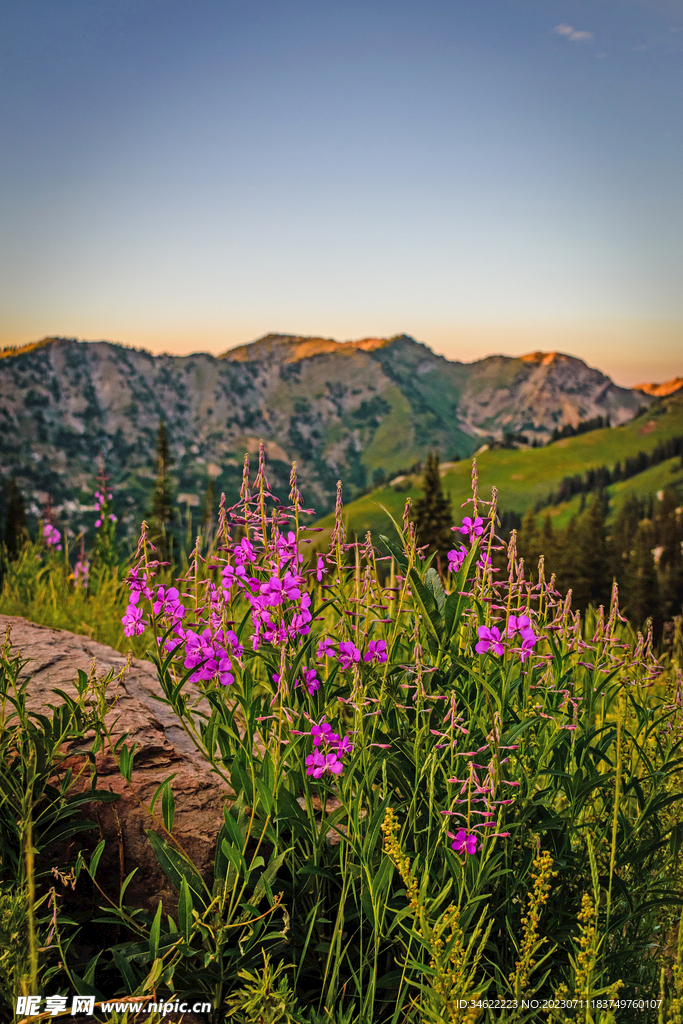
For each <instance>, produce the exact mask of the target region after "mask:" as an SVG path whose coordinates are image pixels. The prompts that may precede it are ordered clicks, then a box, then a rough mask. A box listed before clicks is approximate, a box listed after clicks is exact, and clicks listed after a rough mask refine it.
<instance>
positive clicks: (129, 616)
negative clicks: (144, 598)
mask: <svg viewBox="0 0 683 1024" xmlns="http://www.w3.org/2000/svg"><path fill="white" fill-rule="evenodd" d="M142 615H143V612H142V608H139V607H138V606H137V605H136V604H132V603H131V604H129V605H128V607H127V608H126V614H125V615H124V616H123V617H122V619H121V622H122V623H123V625H124V630H123V632H124V635H125V636H141V635H142V634H143V633H144V632H145V623H144V622H143V619H142Z"/></svg>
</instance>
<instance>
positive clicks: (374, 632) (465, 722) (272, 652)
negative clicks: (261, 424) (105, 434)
mask: <svg viewBox="0 0 683 1024" xmlns="http://www.w3.org/2000/svg"><path fill="white" fill-rule="evenodd" d="M588 436H589V435H583V437H588ZM572 440H582V438H577V439H572ZM474 469H475V472H474V474H473V478H472V483H473V487H474V490H473V492H471V497H470V499H469V504H468V505H467V507H466V508H465V510H464V511H465V515H464V517H463V518H462V520H460V517H458V522H457V523H456V525H455V527H454V529H453V531H452V532H451V537H452V547H451V548H450V549H449V550H448V551H446V552H444V556H443V558H441V559H440V561H439V563H438V565H439V571H437V568H436V566H437V561H436V555H437V551H436V550H434V552H433V553H432V554H429V553H428V554H427V555H426V557H425V552H424V551H421V550H420V547H419V544H418V541H417V539H416V535H415V526H414V524H413V522H412V518H411V514H410V503H408V504H407V506H406V508H405V509H404V514H403V516H402V517H401V515H400V514H399V515H398V516H397V517H396V521H395V523H394V526H393V529H392V532H391V533H389V532H388V531H387V533H386V534H383V535H382V536H381V537H379V536H378V537H376V538H373V537H371V536H369V535H368V536H367V537H365V539H363V540H358V539H353V540H352V539H350V538H349V537H347V534H346V530H345V523H344V515H343V507H342V502H341V489H339V492H338V501H337V509H336V513H335V517H334V520H333V523H332V528H331V534H330V537H329V547H327V546H326V548H325V550H323V551H320V550H317V545H316V541H317V540H318V541H319V538H320V536H321V535H320V533H319V532H316V531H317V530H319V528H318V527H316V526H315V525H311V524H312V523H313V522H314V520H313V517H312V512H311V510H306V509H305V508H304V504H303V499H302V498H301V495H300V493H299V490H298V487H297V481H296V473H295V472H294V471H293V474H292V479H291V491H290V496H289V503H288V504H287V505H286V506H285V505H283V504H280V503H278V502H277V501H275V500H274V499H273V498H272V495H271V494H270V488H269V485H268V480H267V476H266V466H265V460H264V457H263V449H262V450H261V454H260V457H259V465H258V469H257V472H256V475H255V479H252V477H251V476H250V472H249V465H248V460H247V461H246V462H245V473H244V479H243V487H242V494H241V498H240V501H239V503H238V504H237V505H236V506H235V507H234V508H232V509H226V507H225V503H224V502H223V503H222V504H221V507H220V511H219V517H218V523H217V526H216V528H215V530H212V531H210V533H209V534H208V535H207V536H204V537H203V538H202V537H200V538H199V539H198V541H197V543H196V545H195V547H194V550H193V551H192V552H191V554H190V556H189V558H188V560H187V562H186V563H185V564H179V565H178V566H176V567H174V566H165V565H162V564H160V563H161V561H162V560H161V559H159V557H158V555H159V548H160V545H159V544H156V545H155V546H153V544H152V541H151V540H150V532H149V530H148V528H147V526H146V524H143V528H142V533H141V536H140V542H139V545H138V548H137V551H136V553H135V556H134V558H133V559H132V560H131V562H130V563H129V564H128V565H127V566H125V567H119V566H118V564H115V563H114V560H113V558H110V559H109V562H107V558H105V556H104V554H103V553H102V552H103V551H104V550H105V549H106V548H105V545H104V542H103V544H102V546H101V547H100V549H99V550H100V554H99V556H98V557H95V558H94V559H92V560H88V559H85V556H84V555H83V554H81V555H80V556H79V563H80V565H81V569H80V570H78V571H76V565H74V566H73V568H72V567H71V563H70V560H69V558H68V556H67V552H66V551H59V550H57V548H58V546H59V544H60V543H61V538H59V536H58V535H57V536H55V533H56V531H54V532H50V531H49V530H46V529H45V528H43V531H42V536H41V539H40V540H39V541H38V542H36V543H30V542H26V543H25V545H24V546H23V548H21V549H20V550H18V552H17V557H16V558H15V559H14V560H13V561H10V562H8V563H7V565H6V575H5V581H4V589H3V593H2V601H1V604H0V610H2V611H3V612H8V611H10V613H12V614H26V615H28V616H29V617H31V618H34V619H35V620H36V621H50V624H54V625H63V626H66V627H67V628H78V627H77V623H78V621H79V619H80V621H81V624H82V626H81V628H80V631H82V629H83V627H85V628H88V629H91V630H92V632H93V635H96V636H97V637H98V638H100V639H105V640H107V642H110V643H112V644H113V645H114V646H116V647H117V648H118V649H119V650H125V649H128V648H129V647H132V648H133V650H134V651H137V653H139V654H142V653H144V652H147V656H149V657H151V658H152V659H153V660H154V662H155V664H156V666H157V670H158V674H159V680H160V682H161V685H162V687H163V692H164V694H165V702H166V704H167V706H168V708H169V709H172V711H173V712H174V713H175V715H176V717H177V720H178V723H179V725H180V726H181V727H182V728H183V730H184V731H185V733H186V734H187V736H188V737H189V738H190V739H191V740H192V742H193V744H194V746H195V749H196V756H197V758H198V759H202V760H204V761H206V762H207V763H208V764H210V765H211V767H212V769H213V770H214V771H215V772H216V773H217V774H218V775H219V776H220V777H221V778H223V779H224V780H225V781H226V783H227V784H228V785H229V786H230V787H231V789H232V791H233V793H234V801H233V802H232V803H231V804H230V806H226V807H225V810H224V823H223V827H222V829H221V831H220V833H219V835H218V836H217V837H216V854H215V863H214V872H213V877H210V878H204V877H202V875H201V874H200V873H199V871H198V870H197V868H196V867H195V865H194V864H193V863H192V861H191V860H190V859H189V858H188V857H187V855H186V853H185V851H184V850H183V848H182V846H181V845H180V843H179V842H178V839H177V836H176V835H174V813H175V810H174V799H173V791H172V786H171V779H169V780H167V782H165V783H163V784H162V785H161V786H160V787H159V789H158V791H157V793H156V796H155V798H154V800H153V801H152V802H151V803H150V805H149V807H148V811H149V816H150V818H149V820H150V829H149V832H148V836H149V840H150V843H151V844H152V847H153V849H154V851H155V853H156V856H157V858H158V861H159V863H160V865H161V866H162V868H163V869H164V871H165V872H166V874H167V876H168V878H169V880H170V881H171V883H172V884H173V886H174V888H175V890H176V892H177V897H178V903H177V909H176V910H175V911H174V912H172V913H171V914H166V913H164V911H163V907H162V905H161V903H159V906H158V908H157V910H156V911H155V912H148V911H146V910H142V909H140V908H135V907H131V906H129V905H128V904H127V902H126V896H125V887H126V883H124V886H123V887H122V891H121V895H120V899H119V900H118V901H110V900H106V899H105V897H104V894H103V892H102V891H101V890H99V888H98V863H99V859H100V856H101V853H102V844H100V845H99V846H97V847H96V849H95V851H94V853H92V854H89V853H86V852H84V851H83V850H81V851H79V844H78V842H74V843H72V845H71V849H72V850H73V856H72V859H71V860H70V861H69V860H68V859H67V857H66V853H65V848H64V845H63V843H62V840H63V838H64V836H65V835H67V834H69V830H71V834H73V835H74V836H80V835H81V834H82V833H83V832H84V831H85V830H87V829H88V826H89V823H88V821H87V820H81V819H80V818H77V817H76V812H77V808H78V807H79V806H80V804H79V800H80V799H81V798H79V800H74V799H71V798H70V796H69V793H70V788H71V786H72V784H73V777H72V774H71V773H70V772H69V771H68V770H66V771H64V770H60V766H61V765H62V764H63V763H64V760H65V758H66V757H67V756H68V750H69V745H70V743H72V742H74V741H76V740H78V742H80V743H82V742H83V739H84V737H85V735H86V733H88V735H91V736H92V735H94V740H93V741H92V754H93V757H92V758H91V760H90V762H88V766H87V769H85V768H84V769H83V770H87V771H89V772H90V773H91V779H92V789H93V792H92V793H91V794H88V796H89V798H90V799H91V800H92V799H106V798H107V797H106V794H102V793H100V792H98V790H97V779H96V774H95V770H94V754H95V753H97V751H98V750H101V749H104V748H105V747H106V746H108V747H109V748H110V753H111V754H112V755H113V756H114V757H115V758H116V761H117V763H118V767H119V770H120V772H121V773H122V775H123V777H124V779H125V780H127V782H128V784H129V785H132V767H133V764H134V759H135V750H134V748H132V746H130V745H129V744H128V743H127V742H126V738H125V737H123V738H122V739H121V740H120V741H119V742H118V743H116V744H112V742H111V737H110V736H109V735H108V733H107V729H106V727H105V725H104V711H105V709H106V706H107V693H108V690H109V688H110V687H112V686H113V685H114V681H113V680H112V679H111V678H105V679H100V680H98V679H92V678H91V679H88V678H87V677H85V676H82V678H79V683H78V693H79V695H78V698H77V699H73V700H69V699H67V700H65V701H64V702H61V700H56V701H55V704H56V709H55V711H54V713H53V717H52V719H49V718H47V717H42V716H37V715H31V714H29V713H28V712H27V710H26V700H25V688H26V683H25V681H23V682H22V677H21V675H20V669H21V652H17V651H14V650H12V649H11V648H10V647H9V646H8V645H5V648H4V650H3V653H2V659H1V662H0V683H1V684H2V694H1V695H0V771H1V772H2V776H3V785H2V797H0V830H2V848H3V854H2V861H1V863H0V933H1V937H2V939H3V940H4V941H3V943H2V946H3V948H4V952H3V953H2V954H0V979H1V980H2V981H3V989H2V994H0V1000H2V999H4V1000H5V1003H4V1012H5V1014H6V1016H7V1019H8V1020H9V1019H11V1015H12V1009H11V1000H12V997H14V996H16V995H17V994H21V993H24V994H25V993H26V992H29V991H33V992H37V991H40V992H42V993H44V994H46V995H47V994H50V995H53V994H61V993H71V992H83V993H86V992H87V993H94V994H95V995H96V997H97V1000H98V1005H99V1006H100V1019H103V1020H111V1021H114V1020H116V1021H124V1020H132V1019H133V1011H125V1012H123V1011H121V1012H119V1013H113V1015H112V1013H111V1012H108V1015H107V1014H105V1013H104V1011H102V1010H101V1003H102V1001H105V1000H107V999H109V998H111V997H112V996H114V995H115V994H118V995H120V996H122V997H123V996H133V995H139V994H149V993H160V994H162V995H166V994H169V995H171V994H173V995H174V997H175V995H178V996H179V997H183V998H188V999H192V998H194V997H195V996H197V997H198V998H201V999H206V1000H208V1001H210V1002H211V1003H212V1005H213V1007H214V1009H213V1013H212V1018H211V1019H212V1024H218V1022H219V1021H220V1022H223V1021H241V1022H244V1024H252V1022H253V1024H256V1022H257V1021H261V1022H264V1024H265V1022H273V1024H274V1022H278V1021H282V1022H292V1024H294V1022H297V1024H298V1022H300V1024H306V1022H308V1024H314V1022H315V1024H320V1022H323V1021H324V1022H335V1024H418V1022H419V1024H422V1022H426V1021H434V1022H448V1024H465V1022H473V1024H474V1022H477V1021H481V1022H491V1024H492V1022H494V1021H495V1022H499V1021H503V1022H506V1024H521V1022H522V1021H536V1020H547V1021H554V1022H560V1021H581V1022H585V1024H589V1022H591V1024H613V1022H617V1021H618V1022H619V1024H623V1022H624V1021H638V1022H643V1021H646V1020H651V1021H657V1022H658V1024H659V1022H662V1024H673V1022H678V1021H681V1020H682V1019H683V1016H682V1015H683V929H681V928H680V927H679V923H680V913H681V910H680V908H681V904H682V902H683V878H682V868H683V861H682V857H683V854H682V851H681V847H682V844H683V824H682V815H681V804H682V803H683V787H682V786H681V771H682V769H683V760H682V758H681V749H682V741H683V681H682V675H681V667H682V666H683V636H682V635H681V631H680V620H679V621H678V626H677V627H676V631H675V633H674V634H673V635H672V638H671V643H670V644H669V646H668V648H667V649H666V651H665V652H664V654H663V655H662V654H661V652H660V656H659V657H657V656H656V655H657V653H658V652H657V651H656V650H655V646H654V634H653V630H652V628H651V623H646V624H645V628H644V630H643V631H641V632H638V631H635V632H634V631H633V630H632V629H631V627H630V626H629V624H628V622H627V621H626V620H625V618H624V616H623V615H622V613H621V612H620V608H619V594H618V588H617V587H612V588H611V593H610V594H609V595H608V600H607V602H606V603H605V605H604V607H600V608H595V607H589V609H588V612H587V614H586V615H584V616H582V615H581V614H580V613H578V612H576V611H574V610H573V608H572V604H571V597H567V596H565V595H562V594H561V593H560V592H559V591H558V590H557V589H556V586H555V580H554V579H553V578H552V577H551V575H550V570H551V569H552V566H550V567H549V568H548V569H546V563H545V560H544V556H543V554H541V555H540V557H539V559H538V561H537V563H536V564H535V565H534V566H533V567H531V566H529V563H528V561H527V563H526V567H525V562H524V560H523V559H521V558H520V554H519V551H518V549H517V538H516V535H514V534H513V535H512V537H511V538H510V540H509V542H508V543H504V542H503V541H501V540H500V539H499V537H498V533H497V522H498V519H497V498H496V492H495V489H494V490H493V493H492V498H491V501H484V500H482V498H481V497H480V495H479V493H478V481H477V476H476V465H475V467H474ZM107 500H108V499H107V498H106V493H105V492H103V493H102V506H103V509H102V510H103V512H104V515H103V516H101V517H100V522H101V524H105V525H104V526H102V525H101V526H100V529H103V528H106V529H110V528H109V527H106V522H107V518H106V515H107V513H106V507H105V506H106V501H107ZM109 522H111V520H109ZM309 552H311V554H309ZM107 557H108V556H107ZM86 562H87V566H86ZM174 576H176V577H178V578H177V579H174V578H173V577H174ZM12 602H13V603H12ZM50 616H52V618H50ZM200 697H205V698H206V699H207V700H208V705H209V707H208V710H202V709H200V707H199V706H198V704H199V698H200ZM60 843H62V845H60ZM53 869H56V872H57V873H56V874H55V872H54V871H53ZM67 887H70V888H71V890H72V891H73V892H74V893H75V894H76V895H78V894H79V893H81V894H82V895H83V906H84V908H85V910H84V911H83V913H82V914H81V916H79V913H78V912H77V909H76V910H72V911H71V912H70V913H69V914H67V913H66V912H63V911H62V909H61V903H62V900H61V894H62V893H63V892H64V891H65V890H66V888H67ZM93 903H94V904H95V905H96V906H99V909H98V910H96V912H95V924H99V925H100V926H101V928H102V934H103V935H107V936H108V940H107V942H106V944H103V945H102V947H101V948H100V949H98V950H97V951H96V952H95V953H93V951H92V949H88V945H87V943H86V942H84V941H83V938H82V936H83V934H84V928H85V926H86V923H88V922H89V920H90V918H92V916H93V913H92V905H93ZM89 926H90V927H92V925H91V924H90V925H89ZM140 1019H143V1018H142V1017H141V1018H140ZM144 1019H147V1020H148V1019H150V1018H149V1016H148V1015H145V1017H144Z"/></svg>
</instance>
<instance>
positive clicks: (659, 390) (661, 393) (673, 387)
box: [634, 377, 683, 398]
mask: <svg viewBox="0 0 683 1024" xmlns="http://www.w3.org/2000/svg"><path fill="white" fill-rule="evenodd" d="M681 388H683V377H673V378H672V379H671V380H667V381H665V382H664V383H663V384H636V385H635V386H634V391H644V392H645V394H646V395H654V396H655V398H666V397H667V396H668V395H673V394H674V392H675V391H680V390H681Z"/></svg>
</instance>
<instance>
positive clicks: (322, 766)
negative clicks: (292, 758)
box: [306, 750, 344, 779]
mask: <svg viewBox="0 0 683 1024" xmlns="http://www.w3.org/2000/svg"><path fill="white" fill-rule="evenodd" d="M343 770H344V764H343V762H342V761H340V760H339V758H338V757H337V755H336V754H335V753H331V754H321V753H320V751H318V750H316V751H315V753H314V754H309V755H308V757H307V758H306V774H307V775H312V776H313V778H314V779H319V778H321V777H322V776H323V775H324V774H325V772H332V774H333V775H341V773H342V772H343Z"/></svg>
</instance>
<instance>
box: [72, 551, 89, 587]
mask: <svg viewBox="0 0 683 1024" xmlns="http://www.w3.org/2000/svg"><path fill="white" fill-rule="evenodd" d="M89 575H90V562H89V561H88V560H87V559H85V561H81V559H80V558H79V559H77V560H76V564H75V565H74V584H75V585H76V586H77V587H87V585H88V576H89Z"/></svg>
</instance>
